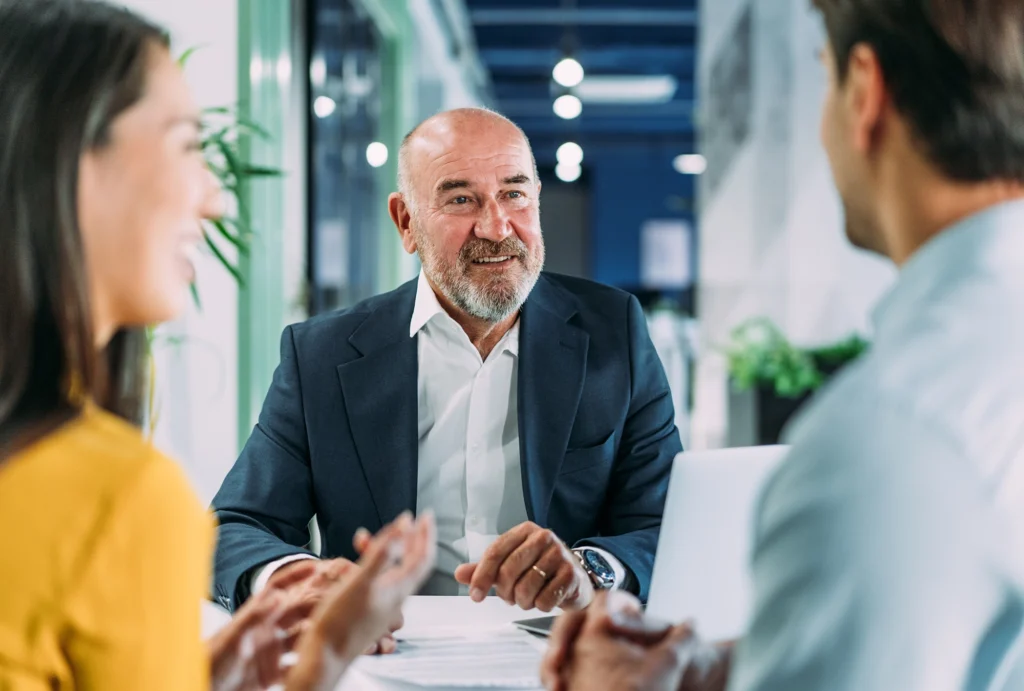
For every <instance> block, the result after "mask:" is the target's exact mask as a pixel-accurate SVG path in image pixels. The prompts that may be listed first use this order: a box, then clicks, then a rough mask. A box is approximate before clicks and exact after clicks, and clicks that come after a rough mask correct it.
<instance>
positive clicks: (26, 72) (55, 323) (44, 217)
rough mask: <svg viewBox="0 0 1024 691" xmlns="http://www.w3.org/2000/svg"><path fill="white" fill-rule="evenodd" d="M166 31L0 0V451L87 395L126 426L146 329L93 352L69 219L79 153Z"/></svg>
mask: <svg viewBox="0 0 1024 691" xmlns="http://www.w3.org/2000/svg"><path fill="white" fill-rule="evenodd" d="M168 43H169V41H168V38H167V34H166V33H165V32H164V31H163V30H161V29H160V28H159V27H156V26H154V25H152V24H150V23H149V22H147V21H145V20H143V19H141V18H140V17H138V16H137V15H135V14H133V13H131V12H129V11H127V10H125V9H122V8H119V7H114V6H112V5H108V4H105V3H101V2H94V1H92V0H0V460H2V459H3V457H5V456H7V455H9V454H10V453H11V452H12V451H13V450H15V449H18V448H23V447H24V446H25V445H27V444H28V443H31V442H32V441H34V440H36V439H38V438H39V437H41V436H43V435H45V434H47V433H49V432H51V431H53V430H54V429H55V428H57V427H58V426H60V425H61V424H63V423H64V422H65V421H67V420H69V419H72V418H74V417H75V416H76V415H77V414H78V412H79V411H80V410H81V408H82V406H83V404H84V402H85V401H86V400H87V399H91V400H93V401H95V402H96V403H97V404H98V405H100V406H102V407H103V408H105V409H107V410H109V411H110V412H112V413H115V414H116V415H119V416H121V417H123V418H125V419H126V420H129V421H132V422H135V423H136V424H138V423H139V422H140V421H141V417H142V411H143V403H144V400H145V395H144V393H145V388H146V374H147V372H146V364H145V363H146V348H147V344H146V338H145V333H144V332H143V331H142V330H141V329H124V330H121V331H119V332H118V333H117V334H116V335H115V336H114V337H113V338H112V339H111V341H110V343H109V344H108V345H107V346H106V348H105V350H104V351H103V352H102V353H98V352H97V346H96V341H95V336H94V334H93V324H92V311H91V309H90V304H89V295H88V282H87V277H86V268H85V263H84V256H83V252H82V238H81V234H80V230H79V225H78V214H77V208H78V168H79V162H80V160H81V157H82V154H83V153H84V152H86V151H90V150H96V149H99V148H102V147H104V146H106V145H107V144H108V143H109V138H110V129H111V124H112V123H113V121H114V120H115V119H116V118H117V116H118V115H119V114H120V113H121V112H123V111H124V110H126V109H127V108H129V107H130V106H131V105H133V104H134V103H135V102H136V101H138V100H139V99H140V98H141V97H142V94H143V91H144V89H145V81H146V70H147V65H148V58H149V51H151V50H152V49H153V48H154V47H155V46H163V47H167V46H168Z"/></svg>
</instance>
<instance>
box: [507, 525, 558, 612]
mask: <svg viewBox="0 0 1024 691" xmlns="http://www.w3.org/2000/svg"><path fill="white" fill-rule="evenodd" d="M555 543H556V544H552V545H551V546H550V547H548V548H547V551H545V552H544V553H543V554H541V555H540V557H539V558H538V559H537V561H536V562H535V563H534V564H532V565H531V566H530V567H529V568H527V569H526V570H525V571H523V574H522V575H521V576H520V577H519V580H518V581H517V582H516V584H515V586H514V591H513V595H514V597H515V600H516V604H517V605H519V607H520V609H533V608H534V606H535V605H534V603H535V602H536V601H537V597H538V596H539V595H540V594H541V591H543V590H544V589H545V587H547V585H548V583H550V582H551V581H552V579H554V577H555V576H556V575H557V574H558V570H559V569H560V568H562V567H563V566H565V565H566V559H565V555H564V554H563V553H562V545H561V544H560V543H558V541H557V540H555ZM512 558H515V555H513V556H512ZM512 558H510V559H509V561H511V559H512ZM534 567H536V568H534ZM570 568H571V567H570ZM549 611H550V609H549Z"/></svg>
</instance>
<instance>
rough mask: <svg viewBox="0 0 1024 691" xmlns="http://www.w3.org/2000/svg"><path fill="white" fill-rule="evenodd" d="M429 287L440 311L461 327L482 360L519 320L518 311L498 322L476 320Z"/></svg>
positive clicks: (432, 287)
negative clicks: (439, 306) (435, 297)
mask: <svg viewBox="0 0 1024 691" xmlns="http://www.w3.org/2000/svg"><path fill="white" fill-rule="evenodd" d="M429 282H430V281H429V279H428V283H429ZM430 287H431V289H432V290H433V291H434V295H436V296H437V302H438V304H440V305H441V309H443V310H444V311H445V312H447V313H448V316H450V317H451V318H452V319H454V320H455V322H456V323H457V324H458V325H459V326H460V327H462V330H463V331H464V332H465V333H466V336H468V337H469V342H470V343H472V344H473V347H474V348H476V350H477V352H478V353H480V357H481V358H482V359H484V360H486V359H487V356H488V355H490V354H491V351H492V350H494V347H495V346H496V345H498V343H499V342H500V341H501V339H502V338H504V336H505V334H507V333H508V330H509V329H511V328H512V327H513V326H514V325H515V323H516V321H517V320H518V319H519V310H516V311H515V312H513V313H512V314H511V315H509V316H508V317H506V318H505V319H503V320H502V321H500V322H491V321H487V320H485V319H477V318H476V317H474V316H472V315H469V314H466V313H465V312H463V311H462V310H460V309H459V308H458V307H456V306H455V305H453V304H452V303H451V302H450V301H449V300H448V298H446V297H445V296H444V294H443V293H442V292H441V291H440V290H438V289H437V288H435V287H434V286H433V284H431V286H430Z"/></svg>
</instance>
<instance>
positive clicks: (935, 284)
mask: <svg viewBox="0 0 1024 691" xmlns="http://www.w3.org/2000/svg"><path fill="white" fill-rule="evenodd" d="M979 275H986V276H990V277H994V278H996V279H997V280H1000V281H1014V282H1020V280H1021V278H1022V276H1024V201H1014V202H1008V203H1005V204H999V205H996V206H993V207H991V208H989V209H986V210H984V211H981V212H980V213H977V214H975V215H973V216H970V217H968V218H966V219H964V220H962V221H960V222H958V223H956V224H955V225H953V226H950V227H949V228H947V229H945V230H943V231H942V232H940V233H939V234H938V235H936V236H935V237H933V238H932V239H931V240H929V241H928V242H927V243H925V244H924V246H922V247H921V248H920V249H918V250H917V252H915V253H914V254H913V255H912V256H911V257H910V259H909V260H907V262H906V263H905V264H904V265H903V268H902V269H901V270H900V273H899V278H898V279H897V281H896V284H895V285H894V286H893V288H892V289H891V290H890V291H889V293H888V294H886V296H885V297H883V298H882V300H881V302H879V304H878V306H877V307H876V308H875V311H874V313H873V315H872V321H873V322H874V326H875V333H876V336H879V335H882V334H883V332H885V331H886V330H888V329H895V328H898V327H899V325H900V324H902V323H905V322H906V321H907V320H908V319H910V318H912V317H913V316H914V314H917V313H919V312H920V310H921V307H922V306H923V304H927V303H928V302H932V301H936V300H937V299H940V298H941V297H942V296H941V291H945V290H948V289H950V288H952V287H954V286H956V285H957V284H959V283H962V282H963V281H964V279H966V278H969V277H976V276H979Z"/></svg>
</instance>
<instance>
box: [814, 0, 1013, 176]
mask: <svg viewBox="0 0 1024 691" xmlns="http://www.w3.org/2000/svg"><path fill="white" fill-rule="evenodd" d="M812 1H813V3H814V5H815V7H817V8H818V9H819V10H820V11H821V13H822V15H823V16H824V20H825V26H826V30H827V32H828V36H829V41H830V43H831V45H832V48H833V50H834V52H835V56H836V60H837V65H838V69H839V76H840V78H843V77H845V74H846V68H847V65H848V59H849V56H850V51H851V50H852V48H853V47H854V46H855V45H857V44H861V43H865V44H868V45H870V46H871V47H872V48H873V49H874V51H875V53H876V54H877V55H878V59H879V62H880V64H881V67H882V71H883V73H884V75H885V80H886V86H887V87H888V90H889V93H890V94H891V96H892V98H893V101H894V104H895V106H896V108H897V110H899V111H900V113H901V114H902V115H903V116H904V118H905V119H906V121H907V122H908V124H909V126H910V128H911V130H912V132H913V135H914V137H915V139H916V140H917V143H918V145H919V146H920V147H921V151H922V153H923V154H924V155H925V156H926V157H927V158H928V159H929V160H930V161H931V163H932V164H933V165H935V166H936V168H937V169H938V170H940V171H941V172H942V173H943V174H944V175H945V176H946V177H948V178H950V179H951V180H955V181H958V182H967V183H970V182H982V181H986V180H1005V181H1015V182H1022V183H1024V127H1022V125H1021V123H1024V2H1021V0H812Z"/></svg>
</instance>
